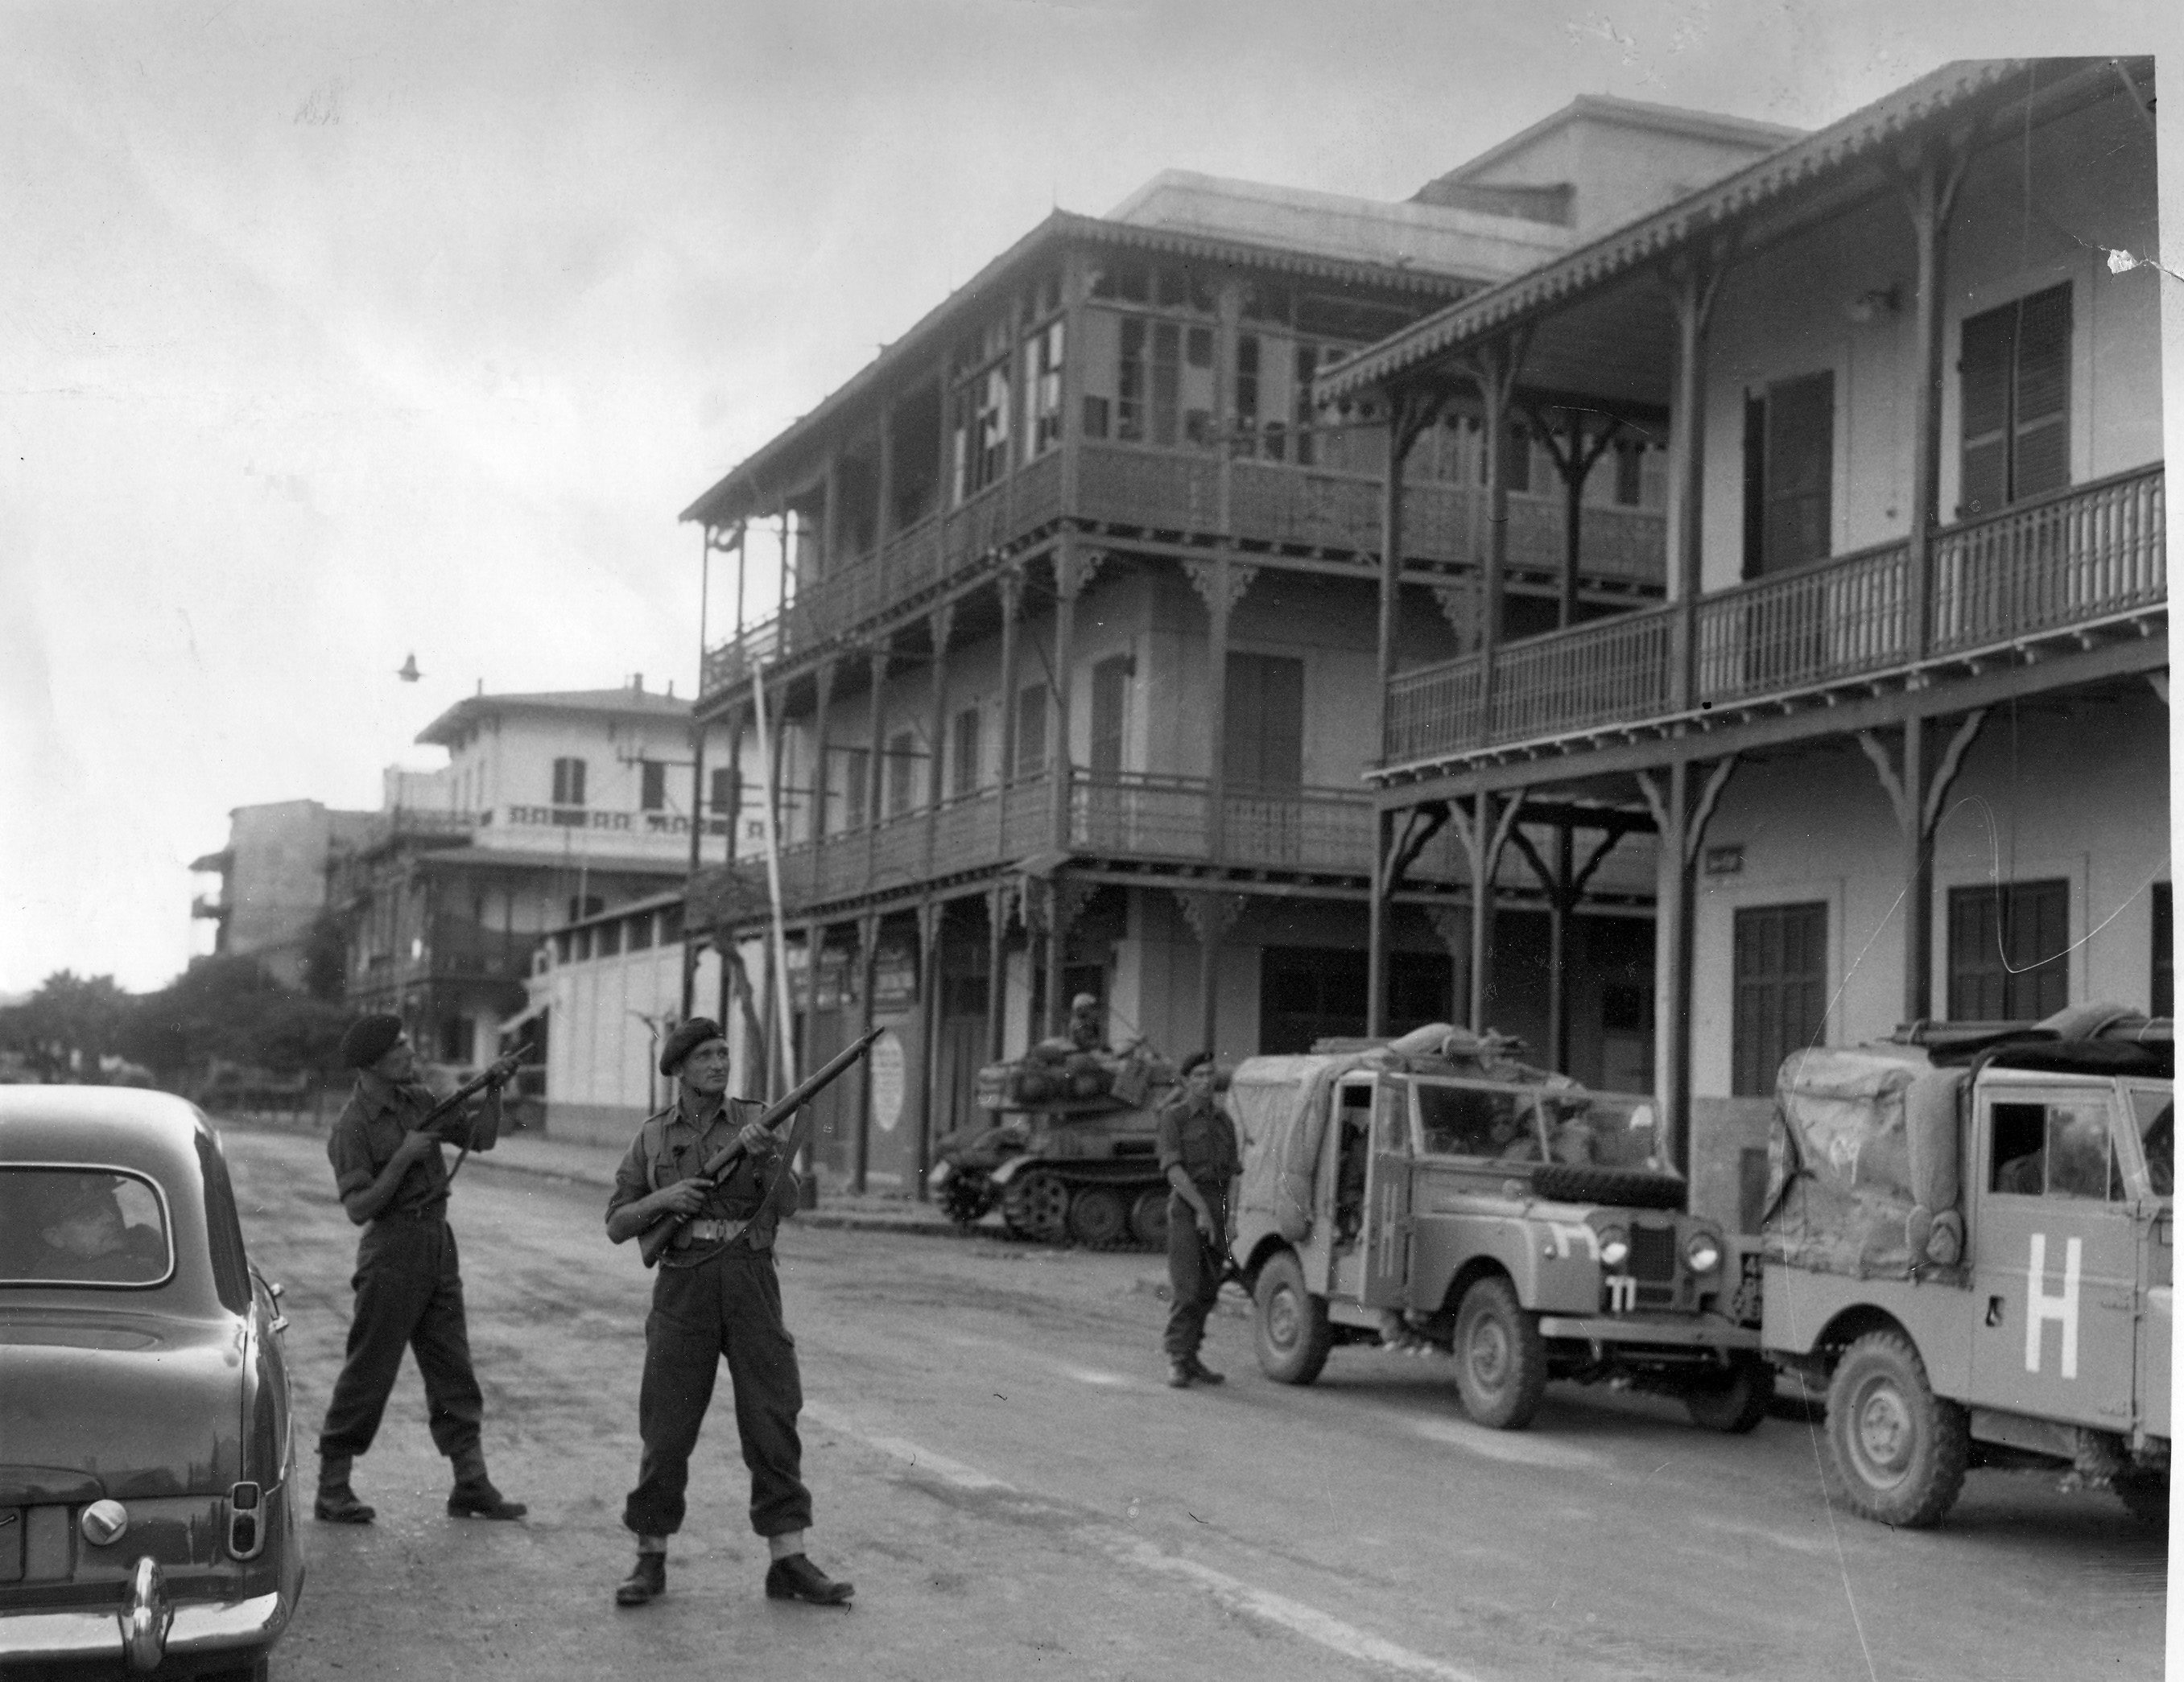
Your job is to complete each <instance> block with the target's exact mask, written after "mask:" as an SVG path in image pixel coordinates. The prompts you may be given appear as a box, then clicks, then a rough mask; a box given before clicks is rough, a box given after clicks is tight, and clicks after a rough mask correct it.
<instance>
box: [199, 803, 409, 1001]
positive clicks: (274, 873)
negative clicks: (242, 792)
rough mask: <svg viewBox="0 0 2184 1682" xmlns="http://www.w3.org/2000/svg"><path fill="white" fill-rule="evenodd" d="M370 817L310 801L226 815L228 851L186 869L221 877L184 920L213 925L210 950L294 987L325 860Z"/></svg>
mask: <svg viewBox="0 0 2184 1682" xmlns="http://www.w3.org/2000/svg"><path fill="white" fill-rule="evenodd" d="M372 816H373V815H372V814H371V813H370V812H348V811H336V810H331V809H330V808H328V807H326V806H322V805H320V804H319V803H318V802H317V801H316V800H276V801H272V802H270V803H269V804H267V805H258V806H237V807H236V808H235V809H234V810H231V812H229V813H228V815H227V845H226V846H225V847H223V848H221V849H220V851H218V852H217V853H207V854H205V855H203V857H202V858H198V859H192V860H191V861H190V868H191V869H192V870H193V871H198V872H203V874H206V875H217V876H218V877H220V891H219V893H218V894H216V895H214V896H210V897H208V896H206V895H204V894H199V895H198V898H197V899H196V900H195V901H194V902H193V903H192V905H191V906H190V915H191V916H194V917H203V918H205V919H207V920H209V922H211V923H212V926H213V945H212V950H213V951H214V953H215V954H218V955H222V956H230V957H237V958H255V959H257V960H258V961H259V963H261V964H263V965H264V966H265V968H266V970H267V971H268V972H270V974H271V975H272V976H273V977H274V979H275V980H276V981H278V982H280V983H281V985H282V986H284V987H293V988H301V987H303V986H304V983H305V978H306V972H307V971H308V969H309V961H310V944H311V937H312V931H313V929H314V928H315V927H316V925H317V923H318V921H319V917H320V914H321V913H322V912H323V911H325V910H326V862H327V860H328V859H329V858H330V857H331V855H332V852H333V849H335V848H337V847H339V846H345V845H347V844H349V843H351V842H352V841H354V840H355V839H356V838H358V837H359V836H360V835H361V834H362V833H364V832H365V828H366V827H367V826H369V825H370V822H371V821H372Z"/></svg>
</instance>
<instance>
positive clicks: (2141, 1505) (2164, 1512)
mask: <svg viewBox="0 0 2184 1682" xmlns="http://www.w3.org/2000/svg"><path fill="white" fill-rule="evenodd" d="M2115 1492H2116V1499H2117V1500H2119V1501H2121V1502H2122V1503H2123V1504H2124V1506H2125V1507H2127V1508H2129V1509H2130V1511H2131V1517H2132V1518H2136V1519H2137V1520H2138V1522H2139V1523H2142V1524H2143V1525H2145V1526H2147V1528H2148V1529H2154V1530H2166V1529H2168V1528H2169V1479H2168V1478H2167V1476H2166V1475H2165V1474H2164V1473H2159V1472H2126V1473H2123V1474H2122V1475H2121V1476H2120V1477H2119V1478H2118V1479H2116V1480H2115Z"/></svg>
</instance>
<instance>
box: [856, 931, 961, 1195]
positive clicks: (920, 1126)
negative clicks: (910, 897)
mask: <svg viewBox="0 0 2184 1682" xmlns="http://www.w3.org/2000/svg"><path fill="white" fill-rule="evenodd" d="M947 910H948V908H947V906H946V905H944V904H942V902H941V901H939V900H938V899H933V898H932V897H931V896H930V895H928V896H927V897H926V898H925V899H921V900H919V901H918V904H917V1019H918V1025H919V1030H920V1032H919V1038H920V1039H922V1041H923V1042H924V1044H923V1047H922V1055H921V1056H920V1058H919V1068H920V1070H921V1072H922V1078H921V1079H920V1080H919V1081H918V1083H917V1118H916V1122H915V1125H916V1127H917V1152H916V1159H915V1162H914V1165H913V1167H914V1172H916V1174H917V1200H918V1201H919V1202H920V1203H928V1202H930V1201H931V1200H932V1198H933V1192H932V1189H931V1188H930V1187H928V1185H927V1184H926V1183H925V1179H926V1175H927V1174H928V1172H930V1171H931V1169H932V1167H933V1117H934V1112H935V1111H936V1110H937V1109H938V1108H939V1080H940V1023H941V1016H940V1006H941V975H940V942H941V938H942V933H943V925H944V920H945V916H946V913H947ZM868 1015H869V1013H868ZM870 1061H872V1060H871V1059H870V1058H866V1062H867V1063H869V1062H870ZM869 1083H870V1078H869V1077H867V1084H869Z"/></svg>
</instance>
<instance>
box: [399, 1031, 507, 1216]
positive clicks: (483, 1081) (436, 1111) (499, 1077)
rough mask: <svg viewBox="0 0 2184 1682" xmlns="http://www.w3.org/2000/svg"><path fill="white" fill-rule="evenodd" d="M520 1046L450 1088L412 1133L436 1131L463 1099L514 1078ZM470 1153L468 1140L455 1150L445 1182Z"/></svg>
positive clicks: (458, 1172)
mask: <svg viewBox="0 0 2184 1682" xmlns="http://www.w3.org/2000/svg"><path fill="white" fill-rule="evenodd" d="M523 1051H524V1048H523V1047H522V1046H520V1045H519V1046H517V1047H516V1048H515V1050H513V1051H511V1052H510V1053H509V1054H508V1055H506V1056H504V1057H497V1058H495V1059H494V1060H493V1061H492V1062H491V1063H490V1064H488V1065H487V1067H485V1068H483V1069H482V1070H480V1071H479V1072H477V1073H476V1074H474V1075H472V1076H471V1078H469V1079H468V1080H466V1081H465V1082H464V1083H462V1084H461V1085H460V1086H459V1087H457V1088H456V1089H454V1091H453V1092H451V1093H449V1094H448V1095H447V1096H446V1097H445V1098H443V1099H442V1100H440V1101H439V1102H438V1103H437V1104H435V1105H434V1106H432V1108H431V1109H429V1110H427V1111H426V1112H425V1116H424V1119H423V1120H422V1121H421V1122H418V1123H417V1125H416V1126H415V1128H411V1129H410V1131H411V1132H413V1133H437V1132H438V1130H439V1126H440V1123H441V1122H443V1121H445V1120H446V1119H447V1118H448V1117H449V1116H450V1115H452V1114H454V1112H455V1111H457V1110H459V1109H460V1108H461V1106H462V1105H463V1103H464V1101H465V1100H466V1099H469V1098H470V1097H471V1096H472V1095H474V1094H476V1093H479V1092H482V1091H483V1090H484V1089H486V1088H487V1087H494V1086H504V1085H506V1084H507V1083H509V1082H510V1081H511V1080H513V1079H515V1072H516V1070H517V1069H518V1068H519V1067H521V1065H522V1062H523ZM470 1154H471V1148H470V1145H468V1143H465V1145H463V1148H462V1149H461V1150H458V1151H457V1152H455V1165H454V1167H452V1168H450V1169H448V1184H449V1185H453V1184H454V1183H455V1176H456V1175H457V1174H460V1172H462V1171H463V1162H464V1161H465V1158H467V1157H468V1156H470Z"/></svg>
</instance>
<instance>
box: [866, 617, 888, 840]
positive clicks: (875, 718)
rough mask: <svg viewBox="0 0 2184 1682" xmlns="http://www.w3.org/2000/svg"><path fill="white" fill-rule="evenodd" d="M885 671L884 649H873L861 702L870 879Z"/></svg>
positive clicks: (883, 743) (881, 784) (883, 741)
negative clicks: (867, 686)
mask: <svg viewBox="0 0 2184 1682" xmlns="http://www.w3.org/2000/svg"><path fill="white" fill-rule="evenodd" d="M887 671H888V656H887V650H886V649H873V650H872V654H871V657H870V658H869V659H868V660H866V673H867V675H868V676H869V677H870V678H871V681H872V688H871V690H870V692H869V693H867V694H866V699H865V878H866V881H868V882H869V881H870V880H871V879H872V871H873V868H874V866H875V864H876V862H877V854H878V849H879V834H880V793H881V790H882V789H883V788H885V786H886V783H885V780H884V779H883V777H881V775H880V769H881V766H882V765H883V763H884V760H885V755H886V753H887Z"/></svg>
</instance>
